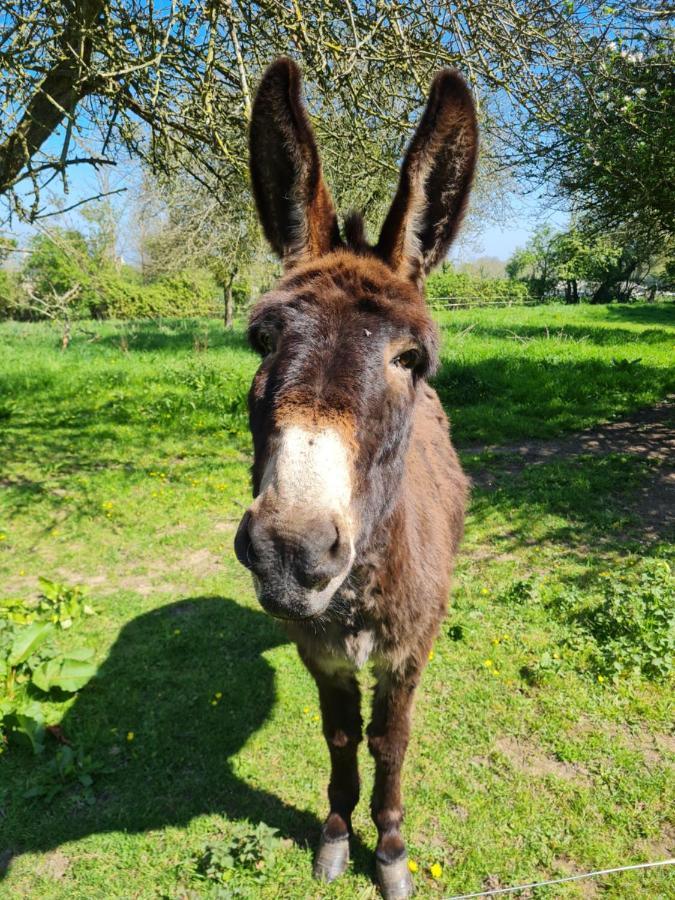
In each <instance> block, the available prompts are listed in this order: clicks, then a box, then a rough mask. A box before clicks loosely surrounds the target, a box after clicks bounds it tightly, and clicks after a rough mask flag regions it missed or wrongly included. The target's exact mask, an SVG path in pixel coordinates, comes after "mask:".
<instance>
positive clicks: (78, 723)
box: [0, 597, 369, 871]
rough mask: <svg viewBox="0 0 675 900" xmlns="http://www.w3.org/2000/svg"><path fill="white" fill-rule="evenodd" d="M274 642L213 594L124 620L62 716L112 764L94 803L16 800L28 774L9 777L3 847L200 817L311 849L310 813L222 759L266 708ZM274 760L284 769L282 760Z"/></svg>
mask: <svg viewBox="0 0 675 900" xmlns="http://www.w3.org/2000/svg"><path fill="white" fill-rule="evenodd" d="M284 640H285V638H284V637H283V635H282V633H281V631H280V629H279V628H278V627H277V625H276V623H275V622H273V621H272V620H270V619H269V618H268V617H267V616H265V615H264V614H263V613H258V612H254V611H252V610H250V609H246V608H245V607H242V606H239V605H238V604H237V603H235V602H234V601H233V600H229V599H225V598H221V597H194V598H191V599H187V600H182V601H180V602H178V603H173V604H170V605H167V606H164V607H161V608H160V609H156V610H153V611H152V612H149V613H146V614H144V615H141V616H139V617H138V618H136V619H133V620H132V621H131V622H129V623H128V624H127V625H126V626H125V627H124V628H123V629H122V631H121V632H120V634H119V636H118V638H117V640H116V642H115V644H114V645H113V647H112V649H111V651H110V654H109V656H108V658H107V659H106V661H105V662H104V663H103V665H102V666H101V668H100V670H99V673H98V676H97V677H96V678H95V679H94V680H93V681H91V682H90V683H89V684H88V685H87V686H86V687H85V688H84V689H83V690H82V691H81V693H80V695H79V696H78V698H77V701H76V702H75V704H74V705H73V707H72V708H71V710H70V711H69V712H68V714H67V716H66V718H65V719H64V721H63V723H62V726H63V731H64V733H65V734H66V735H67V736H68V737H69V738H70V739H71V740H72V741H73V743H75V744H76V745H78V746H82V747H84V748H86V749H87V750H89V751H92V755H93V757H94V758H95V759H96V761H103V762H104V763H105V764H106V767H108V768H109V769H110V771H109V772H107V773H105V774H101V775H97V776H96V781H95V788H96V790H95V797H96V799H95V802H94V803H93V804H91V805H88V804H85V803H83V802H78V799H77V795H76V794H75V795H73V794H70V795H65V796H64V795H60V796H59V797H57V798H56V799H54V800H52V801H51V802H50V803H49V804H44V803H43V802H41V801H38V803H39V804H40V807H39V809H37V808H36V806H35V805H34V804H33V803H26V802H25V801H24V800H23V799H22V792H23V790H24V788H25V780H24V774H27V772H26V773H21V772H20V773H18V775H19V777H18V779H17V781H20V782H21V783H16V784H15V785H14V788H15V790H16V794H15V797H14V803H13V804H12V805H13V806H14V808H15V809H16V810H17V815H16V817H15V821H16V822H17V824H18V827H17V828H16V831H13V833H12V835H11V836H10V838H9V839H10V841H11V849H12V851H13V852H14V853H16V852H25V851H30V850H40V851H43V850H48V849H52V848H54V847H56V846H58V845H60V844H62V843H64V842H66V841H72V840H77V839H78V838H82V837H84V836H86V835H90V834H95V833H101V832H110V831H123V832H128V833H138V832H146V831H151V830H153V829H158V828H163V827H165V826H178V827H180V826H184V825H186V824H187V823H188V822H189V821H190V820H191V819H192V818H194V817H195V816H198V815H203V814H208V813H217V814H220V815H222V816H224V817H227V818H228V819H248V820H249V821H251V822H254V823H255V822H266V823H267V824H268V825H270V826H272V827H274V828H277V829H278V830H279V832H280V834H281V835H282V836H284V837H288V838H291V839H293V840H294V841H295V842H296V843H298V844H300V845H301V846H304V845H307V846H310V847H312V846H314V845H315V844H316V843H317V842H318V838H319V831H320V822H319V820H318V819H317V818H316V816H315V815H314V814H312V813H311V812H309V811H307V810H298V809H295V808H293V807H292V806H290V805H289V804H287V803H285V802H284V801H283V800H281V799H280V798H279V797H276V796H274V795H273V794H271V793H268V792H267V791H264V790H259V789H257V788H255V787H252V786H251V785H250V784H247V783H246V782H244V781H242V780H241V779H240V778H238V777H237V776H236V774H235V772H234V771H233V766H232V757H233V756H234V754H236V753H237V751H238V750H240V749H241V747H242V746H243V745H244V744H245V743H246V741H247V740H248V739H249V738H250V737H251V735H253V734H254V733H255V732H256V731H257V729H259V728H260V727H261V726H262V725H263V724H264V722H265V721H266V720H267V718H268V717H269V715H270V713H271V710H272V707H273V705H274V702H275V688H274V671H273V669H272V667H271V666H270V665H269V663H268V662H267V661H266V660H265V659H264V657H263V656H262V654H263V652H264V651H266V650H269V649H271V648H272V647H275V646H277V645H279V644H280V643H283V642H284ZM275 762H277V764H279V766H280V768H281V769H283V765H284V759H283V757H281V758H278V759H276V760H275ZM32 764H33V765H34V764H35V763H34V761H32ZM290 764H291V763H290V762H289V765H290ZM328 771H329V769H328V754H326V777H327V776H328ZM10 791H11V792H12V793H14V792H13V791H12V788H11V787H10ZM37 823H39V824H37ZM36 825H37V827H36ZM3 843H4V841H3ZM0 849H3V848H1V847H0ZM353 849H354V850H355V851H356V852H355V864H356V868H357V871H359V870H360V871H364V870H368V871H369V867H368V865H367V863H366V859H367V853H366V851H365V849H364V848H363V846H362V845H360V842H358V841H355V844H354V847H353Z"/></svg>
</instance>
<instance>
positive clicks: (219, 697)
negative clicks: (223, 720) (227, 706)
mask: <svg viewBox="0 0 675 900" xmlns="http://www.w3.org/2000/svg"><path fill="white" fill-rule="evenodd" d="M222 696H223V692H222V691H216V693H215V697H216V700H220V699H221V697H222Z"/></svg>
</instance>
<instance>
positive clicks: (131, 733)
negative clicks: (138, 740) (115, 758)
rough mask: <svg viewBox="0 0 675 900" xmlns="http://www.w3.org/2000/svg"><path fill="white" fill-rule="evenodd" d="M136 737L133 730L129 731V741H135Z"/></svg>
mask: <svg viewBox="0 0 675 900" xmlns="http://www.w3.org/2000/svg"><path fill="white" fill-rule="evenodd" d="M135 737H136V735H135V734H134V733H133V731H127V740H128V741H133V739H134V738H135Z"/></svg>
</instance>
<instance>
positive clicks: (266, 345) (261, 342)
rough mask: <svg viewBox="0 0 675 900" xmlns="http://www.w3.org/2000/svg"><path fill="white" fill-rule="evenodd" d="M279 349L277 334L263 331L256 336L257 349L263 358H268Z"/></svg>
mask: <svg viewBox="0 0 675 900" xmlns="http://www.w3.org/2000/svg"><path fill="white" fill-rule="evenodd" d="M276 347H277V332H276V331H272V330H268V329H266V328H265V329H261V330H260V331H258V332H257V334H256V336H255V348H256V350H257V351H258V353H260V355H261V356H268V355H269V354H270V353H273V352H274V351H275V350H276Z"/></svg>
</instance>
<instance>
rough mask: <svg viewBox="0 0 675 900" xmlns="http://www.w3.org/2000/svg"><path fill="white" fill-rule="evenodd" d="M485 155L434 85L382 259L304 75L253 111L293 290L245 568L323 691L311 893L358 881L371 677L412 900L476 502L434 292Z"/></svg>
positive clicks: (393, 893)
mask: <svg viewBox="0 0 675 900" xmlns="http://www.w3.org/2000/svg"><path fill="white" fill-rule="evenodd" d="M477 145H478V130H477V124H476V115H475V110H474V104H473V101H472V98H471V94H470V93H469V90H468V88H467V86H466V84H465V83H464V81H463V80H462V78H461V76H460V75H459V74H458V73H457V72H455V71H450V70H444V71H441V72H439V73H438V74H437V75H436V77H435V79H434V81H433V84H432V86H431V92H430V95H429V99H428V102H427V106H426V109H425V112H424V114H423V116H422V119H421V122H420V124H419V126H418V128H417V131H416V133H415V135H414V137H413V140H412V143H411V144H410V147H409V149H408V151H407V155H406V156H405V159H404V161H403V166H402V169H401V174H400V182H399V185H398V189H397V192H396V195H395V197H394V200H393V203H392V206H391V208H390V210H389V212H388V214H387V216H386V219H385V222H384V225H383V227H382V231H381V234H380V237H379V240H378V242H377V244H375V245H373V246H371V245H369V244H368V243H367V241H366V239H365V236H364V228H363V222H362V220H361V217H360V216H359V215H357V214H353V213H352V214H350V216H349V217H348V218H347V220H346V221H345V224H344V229H343V234H341V232H340V228H339V225H338V219H337V216H336V213H335V209H334V206H333V202H332V200H331V196H330V194H329V191H328V189H327V187H326V185H325V183H324V180H323V177H322V171H321V164H320V161H319V155H318V151H317V146H316V142H315V139H314V135H313V132H312V128H311V125H310V121H309V118H308V115H307V112H306V110H305V107H304V105H303V101H302V97H301V75H300V71H299V69H298V68H297V66H296V65H295V63H293V62H292V61H291V60H289V59H285V58H281V59H278V60H277V61H276V62H274V63H273V64H272V65H271V66H270V67H269V68H268V69H267V71H266V72H265V74H264V76H263V78H262V82H261V84H260V86H259V89H258V92H257V95H256V98H255V102H254V106H253V111H252V119H251V129H250V168H251V179H252V185H253V192H254V196H255V201H256V205H257V208H258V213H259V216H260V219H261V222H262V226H263V229H264V231H265V235H266V237H267V239H268V241H269V243H270V244H271V246H272V248H273V249H274V251H275V252H276V253H277V254H278V255H279V256H280V257H281V259H282V261H283V265H284V270H285V271H284V274H283V276H282V277H281V279H280V281H279V283H278V284H277V286H276V287H275V288H274V289H273V290H272V291H270V292H269V293H268V294H266V295H264V296H263V297H262V298H261V299H260V300H258V302H257V303H256V305H255V307H254V308H253V311H252V314H251V317H250V322H249V329H248V337H249V341H250V343H251V345H252V347H253V348H254V349H255V350H256V351H257V352H258V353H259V354H260V356H261V357H262V361H261V363H260V367H259V369H258V371H257V373H256V375H255V377H254V379H253V383H252V386H251V390H250V393H249V413H250V425H251V432H252V435H253V447H254V461H253V468H252V482H253V496H254V500H253V503H252V504H251V506H250V507H249V509H248V510H247V512H246V513H245V514H244V516H243V518H242V520H241V523H240V525H239V528H238V530H237V534H236V538H235V551H236V554H237V557H238V559H239V561H240V562H241V563H242V564H243V565H244V566H246V567H247V568H248V569H250V570H251V572H252V573H253V581H254V584H255V589H256V593H257V596H258V600H259V602H260V603H261V605H262V606H263V608H264V609H265V610H267V612H269V613H271V615H273V616H276V617H277V618H279V619H281V620H282V621H283V624H284V627H285V630H286V631H287V633H288V635H289V637H290V638H291V639H292V640H293V641H294V642H295V643H296V645H297V648H298V651H299V654H300V657H301V659H302V661H303V663H304V664H305V666H306V667H307V669H308V670H309V672H310V673H311V675H312V676H313V677H314V679H315V681H316V684H317V687H318V691H319V701H320V706H321V713H322V718H323V733H324V735H325V738H326V741H327V744H328V750H329V753H330V760H331V776H330V783H329V786H328V800H329V803H330V812H329V815H328V818H327V819H326V821H325V823H324V826H323V829H322V833H321V842H320V846H319V850H318V853H317V856H316V860H315V864H314V875H315V877H317V878H319V879H323V880H325V881H332V880H333V879H334V878H336V877H338V876H339V875H341V874H342V873H343V872H344V871H345V869H346V867H347V864H348V861H349V835H350V832H351V816H352V812H353V810H354V807H355V806H356V803H357V801H358V799H359V775H358V763H357V751H358V745H359V742H360V741H361V739H362V719H361V709H360V706H361V703H360V693H359V685H358V681H357V677H356V674H357V672H358V670H359V669H360V668H361V667H362V666H363V665H364V664H365V663H366V661H367V660H370V661H371V663H372V665H373V669H374V673H375V676H376V679H377V685H376V688H375V693H374V699H373V708H372V721H371V723H370V725H369V726H368V729H367V734H368V747H369V749H370V752H371V753H372V755H373V757H374V759H375V765H376V774H375V784H374V790H373V795H372V803H371V811H372V817H373V820H374V822H375V825H376V826H377V830H378V842H377V849H376V866H377V874H378V879H379V882H380V886H381V889H382V892H383V894H384V896H385V898H387V900H394V898H401V897H408V896H410V894H411V892H412V881H411V877H410V873H409V870H408V865H407V856H406V850H405V844H404V842H403V838H402V836H401V822H402V818H403V812H402V806H401V767H402V764H403V758H404V755H405V752H406V747H407V744H408V739H409V734H410V719H411V708H412V703H413V697H414V694H415V690H416V688H417V685H418V683H419V680H420V675H421V673H422V670H423V668H424V666H425V664H426V661H427V660H428V658H429V652H430V650H431V646H432V643H433V641H434V639H435V637H436V635H437V633H438V630H439V627H440V623H441V620H442V619H443V616H444V614H445V612H446V607H447V599H448V591H449V587H450V578H451V574H452V568H453V561H454V558H455V555H456V553H457V548H458V544H459V542H460V539H461V536H462V531H463V523H464V509H465V504H466V500H467V493H468V490H467V479H466V477H465V476H464V474H463V472H462V469H461V467H460V464H459V461H458V459H457V455H456V453H455V450H454V448H453V446H452V444H451V442H450V437H449V433H448V422H447V419H446V417H445V414H444V412H443V409H442V407H441V404H440V402H439V400H438V397H437V395H436V393H435V391H433V390H432V389H431V388H430V387H429V385H428V384H427V378H428V377H429V375H430V374H432V373H433V372H434V370H435V368H436V365H437V361H438V344H439V339H438V333H437V329H436V327H435V325H434V323H433V322H432V320H431V318H430V316H429V313H428V312H427V308H426V304H425V301H424V294H423V279H424V276H425V275H426V274H427V273H428V272H429V270H430V269H431V268H432V267H433V266H434V265H436V264H437V263H438V262H440V261H441V260H442V259H443V258H444V256H445V254H446V252H447V249H448V247H449V245H450V242H451V241H452V239H453V238H454V236H455V234H456V232H457V229H458V227H459V224H460V221H461V219H462V215H463V213H464V209H465V207H466V203H467V199H468V195H469V191H470V187H471V181H472V178H473V172H474V167H475V162H476V154H477Z"/></svg>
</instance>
